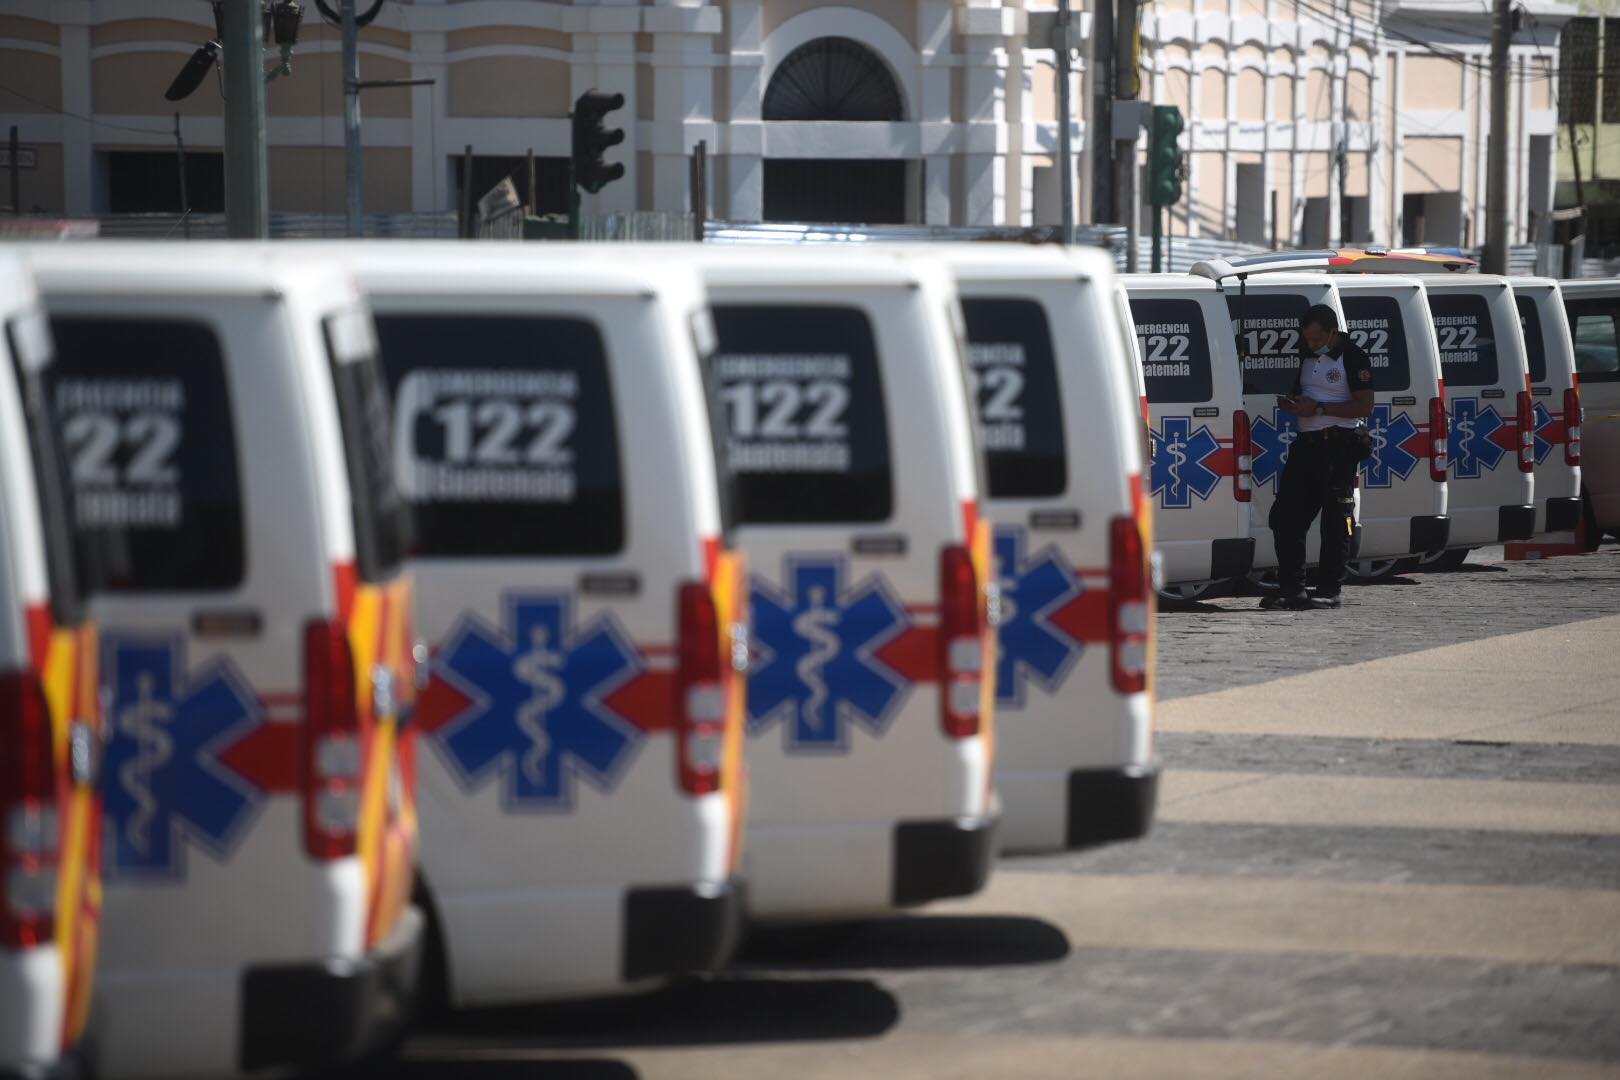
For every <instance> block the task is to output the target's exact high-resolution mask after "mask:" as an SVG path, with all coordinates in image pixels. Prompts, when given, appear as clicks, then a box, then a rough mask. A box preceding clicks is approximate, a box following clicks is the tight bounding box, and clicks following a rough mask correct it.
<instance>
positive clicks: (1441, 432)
mask: <svg viewBox="0 0 1620 1080" xmlns="http://www.w3.org/2000/svg"><path fill="white" fill-rule="evenodd" d="M1450 464H1451V421H1450V420H1449V419H1448V418H1447V417H1446V398H1445V394H1444V393H1442V394H1441V395H1440V396H1439V397H1432V398H1430V399H1429V479H1430V480H1433V481H1434V482H1435V483H1437V484H1443V483H1445V481H1446V469H1447V468H1448V467H1450Z"/></svg>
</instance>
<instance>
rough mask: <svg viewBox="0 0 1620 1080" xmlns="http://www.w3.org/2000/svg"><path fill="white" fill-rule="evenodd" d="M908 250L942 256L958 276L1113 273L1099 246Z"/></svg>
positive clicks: (961, 246) (953, 246)
mask: <svg viewBox="0 0 1620 1080" xmlns="http://www.w3.org/2000/svg"><path fill="white" fill-rule="evenodd" d="M905 250H906V251H907V252H909V253H911V254H915V255H924V256H932V257H934V258H938V259H942V260H943V261H944V262H945V264H946V265H947V266H949V267H950V268H951V271H952V273H954V274H956V275H957V276H958V277H969V278H977V279H991V278H999V279H1016V278H1046V279H1062V280H1066V281H1073V280H1074V279H1075V277H1076V276H1077V275H1078V276H1079V277H1080V278H1081V279H1082V280H1089V279H1093V278H1096V279H1107V278H1109V277H1111V276H1113V272H1114V260H1113V257H1112V256H1110V255H1109V254H1108V253H1107V252H1106V251H1103V250H1102V249H1101V248H1089V247H1088V248H1070V249H1067V250H1065V249H1063V248H1059V247H1055V246H1050V245H1042V246H1035V245H1031V244H933V245H915V246H910V245H908V246H907V247H906V249H905Z"/></svg>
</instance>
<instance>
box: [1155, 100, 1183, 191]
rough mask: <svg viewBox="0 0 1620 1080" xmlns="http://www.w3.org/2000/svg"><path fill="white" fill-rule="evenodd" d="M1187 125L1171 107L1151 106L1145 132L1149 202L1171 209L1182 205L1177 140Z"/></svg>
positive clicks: (1179, 151) (1179, 156) (1177, 110)
mask: <svg viewBox="0 0 1620 1080" xmlns="http://www.w3.org/2000/svg"><path fill="white" fill-rule="evenodd" d="M1185 127H1186V125H1185V124H1184V123H1183V122H1182V119H1181V110H1180V109H1178V108H1177V107H1176V106H1174V105H1155V106H1153V121H1152V124H1151V125H1150V127H1149V128H1148V185H1147V186H1148V202H1149V203H1151V204H1152V205H1154V206H1173V205H1174V204H1176V203H1178V202H1180V201H1181V148H1180V147H1179V146H1177V145H1176V139H1177V137H1178V136H1179V135H1180V134H1181V132H1182V130H1183V129H1184V128H1185Z"/></svg>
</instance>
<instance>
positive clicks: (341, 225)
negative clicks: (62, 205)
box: [97, 211, 457, 240]
mask: <svg viewBox="0 0 1620 1080" xmlns="http://www.w3.org/2000/svg"><path fill="white" fill-rule="evenodd" d="M97 223H98V225H99V226H100V228H99V229H98V235H100V236H101V237H103V238H107V239H125V240H223V239H224V238H225V215H224V214H108V215H106V216H104V217H101V218H99V219H97ZM361 223H362V229H363V231H364V233H365V235H366V236H368V237H376V238H378V239H388V240H453V239H455V237H456V235H457V226H456V215H455V214H367V215H365V216H364V217H363V218H361ZM347 232H348V225H347V223H346V221H345V219H344V217H343V215H342V214H304V213H292V212H287V211H273V212H272V213H271V214H270V236H271V238H272V239H274V240H335V239H342V238H343V237H344V236H345V235H347Z"/></svg>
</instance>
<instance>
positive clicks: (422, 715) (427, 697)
mask: <svg viewBox="0 0 1620 1080" xmlns="http://www.w3.org/2000/svg"><path fill="white" fill-rule="evenodd" d="M472 703H473V702H472V698H470V697H468V696H467V695H466V694H463V693H462V692H461V691H460V690H457V689H456V688H455V687H453V686H451V685H450V684H449V683H447V682H445V681H444V679H442V678H440V677H439V676H438V675H437V674H435V675H434V676H433V678H432V679H430V680H429V681H428V684H427V689H426V690H424V691H422V696H421V697H420V698H418V699H417V701H416V727H417V729H418V730H420V731H422V732H425V733H426V734H428V735H432V734H433V733H434V732H435V731H438V730H439V729H440V728H442V727H444V725H446V724H448V723H449V722H450V721H452V720H454V719H455V718H456V717H457V716H460V715H461V712H462V710H464V709H466V708H467V707H468V706H469V705H471V704H472Z"/></svg>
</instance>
